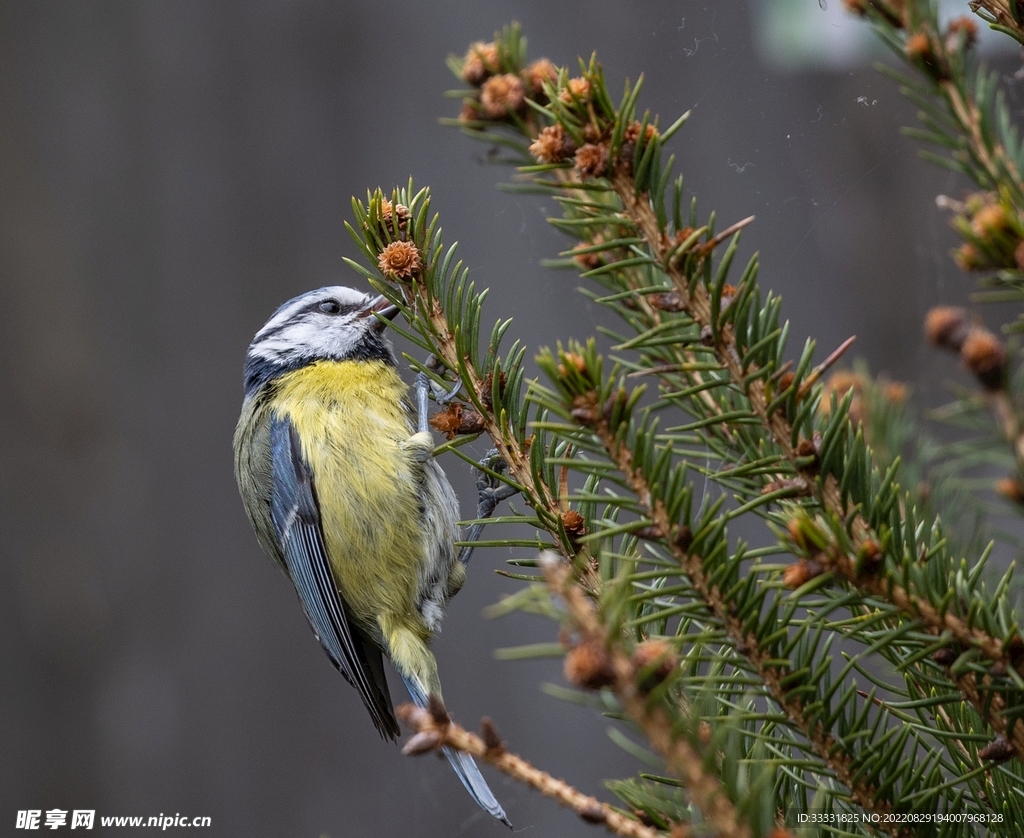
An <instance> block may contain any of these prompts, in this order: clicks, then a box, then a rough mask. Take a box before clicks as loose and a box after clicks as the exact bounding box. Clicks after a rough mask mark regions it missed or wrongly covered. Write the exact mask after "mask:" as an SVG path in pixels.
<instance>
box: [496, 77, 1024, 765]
mask: <svg viewBox="0 0 1024 838" xmlns="http://www.w3.org/2000/svg"><path fill="white" fill-rule="evenodd" d="M583 70H584V72H583V75H582V76H580V77H578V78H576V79H568V76H567V73H566V72H565V71H562V72H561V73H560V74H559V76H558V80H557V83H552V82H548V83H546V84H545V88H544V92H545V97H546V99H547V100H548V104H547V105H543V104H541V103H540V102H530V106H531V109H532V111H534V112H535V113H537V114H540V115H542V116H543V117H544V118H545V119H546V121H547V122H549V127H547V128H544V129H543V130H542V131H540V133H539V134H537V135H536V136H535V137H532V139H533V143H532V144H531V146H530V148H529V151H530V153H531V154H532V155H533V156H534V157H535V158H536V159H537V160H539V161H540V162H541V164H542V165H541V166H538V167H526V169H525V170H524V171H527V172H536V173H537V180H536V181H535V182H536V184H537V186H538V188H540V189H544V190H547V191H550V192H554V193H560V194H562V195H563V196H564V197H565V198H566V199H567V201H568V202H572V203H569V204H567V206H571V207H573V212H572V213H571V214H570V217H569V219H568V221H572V222H577V221H578V222H581V223H579V224H575V223H574V224H573V225H572V228H573V229H575V230H576V231H577V235H581V236H582V237H583V240H584V241H592V242H593V244H592V245H591V246H590V247H587V248H585V249H584V250H585V251H586V252H588V253H589V254H590V255H593V254H595V253H600V254H601V258H602V263H601V264H599V265H597V266H596V267H593V268H591V269H590V270H588V271H587V272H585V273H584V276H593V277H595V278H596V277H597V276H600V277H602V279H603V280H605V281H606V282H608V283H609V284H610V283H613V281H614V280H616V279H618V280H619V282H620V284H619V285H618V286H615V287H616V288H617V290H619V291H620V292H623V291H626V292H634V294H635V296H633V297H632V298H631V299H630V302H631V303H632V308H631V309H630V310H629V311H628V313H627V314H626V317H627V320H629V321H630V322H631V323H632V324H634V325H635V327H636V328H637V329H638V331H639V332H640V335H639V336H638V338H637V339H634V340H631V341H625V342H623V343H622V344H620V347H619V348H620V349H624V348H630V349H633V348H639V349H640V350H641V351H645V350H646V352H647V357H645V360H647V359H648V358H650V359H651V360H654V357H653V356H654V354H655V351H656V350H655V349H654V347H655V346H656V345H657V346H659V347H660V346H666V345H667V346H669V347H672V349H670V350H666V354H668V353H669V352H673V353H674V354H675V357H674V358H673V357H669V358H665V357H664V355H661V356H659V357H658V358H657V359H658V360H667V361H669V363H668V364H660V365H659V364H654V365H652V364H645V365H644V367H643V368H648V369H649V368H652V367H658V368H660V369H663V370H669V369H679V370H681V373H680V377H681V378H682V379H683V380H682V381H681V382H679V381H678V379H677V378H676V377H675V376H674V375H673V373H670V372H663V373H661V376H662V379H663V380H664V381H665V382H666V389H667V390H680V389H683V390H687V391H689V392H691V393H693V392H698V393H700V394H702V395H701V396H700V399H701V401H700V402H698V401H697V400H690V402H689V409H691V410H692V409H693V408H695V407H698V408H702V411H700V412H703V408H706V407H708V401H711V399H710V394H709V393H710V390H711V389H712V387H717V388H722V389H725V388H729V389H730V390H731V391H732V392H733V393H735V394H737V396H738V397H734V399H733V403H734V405H735V408H736V409H735V410H732V411H729V410H724V409H723V408H722V407H721V406H720V405H719V404H715V405H714V408H713V409H711V410H708V411H707V414H708V415H706V416H703V417H702V418H701V419H699V421H698V423H696V424H693V425H691V426H690V427H692V428H693V429H697V428H698V427H700V428H707V427H715V426H716V425H717V422H716V420H720V421H721V423H722V424H723V425H725V424H734V423H736V422H737V421H742V420H744V419H746V418H747V415H749V418H750V420H753V421H756V422H758V423H759V424H760V425H761V427H762V429H763V431H764V433H765V434H766V436H765V437H763V438H762V440H761V441H760V442H759V443H755V442H754V441H753V440H749V441H747V440H742V439H741V438H740V437H738V436H737V435H736V434H735V432H734V431H731V432H726V433H722V434H720V437H721V440H722V441H723V442H724V443H725V444H726V446H729V447H731V448H732V449H733V450H732V451H723V452H722V456H723V457H724V458H726V459H727V460H729V461H732V462H734V463H736V464H741V463H743V462H744V460H745V459H746V458H748V457H750V456H751V455H753V454H754V451H755V450H756V451H757V454H758V455H760V456H763V455H764V453H765V448H764V445H765V443H767V445H768V446H769V447H768V450H769V451H772V452H774V453H777V455H778V456H779V460H778V463H779V464H780V465H783V464H784V465H785V466H786V468H784V469H782V470H781V471H776V472H775V473H774V474H773V473H770V472H765V473H763V474H762V475H761V490H762V500H763V499H764V498H765V497H767V498H768V500H772V499H775V498H776V497H784V496H785V495H787V494H790V495H791V494H793V493H797V494H801V493H807V494H809V495H810V497H811V499H812V500H813V501H814V503H815V505H816V506H817V507H818V508H819V509H820V510H821V512H822V514H824V515H825V517H826V518H827V519H829V520H830V521H832V522H836V523H841V524H842V526H843V528H844V530H845V535H844V541H845V542H847V543H848V548H849V549H848V551H847V552H848V553H849V555H852V556H857V555H861V554H862V553H865V552H877V551H879V550H880V549H881V550H883V551H884V549H885V545H887V544H889V543H890V539H889V538H888V537H887V534H886V533H887V532H888V530H889V528H890V526H892V523H891V521H890V512H891V510H892V509H893V508H895V507H896V506H897V493H898V490H897V487H896V485H895V483H894V477H895V470H893V469H891V470H890V472H889V473H888V474H887V475H885V477H884V478H882V477H881V475H876V476H872V474H873V469H872V455H871V452H870V449H869V448H868V447H867V445H866V443H865V441H864V439H863V437H862V436H860V435H854V436H853V438H852V439H851V438H850V435H849V432H848V429H847V427H846V422H845V415H843V414H842V411H840V410H838V409H837V411H836V415H835V416H833V417H831V419H830V421H829V423H828V424H827V426H826V427H825V428H822V429H821V430H820V431H819V430H816V429H815V428H814V422H813V419H814V416H813V405H814V404H816V403H817V402H818V400H819V398H820V396H819V393H820V386H819V385H816V384H815V382H816V380H817V379H818V378H819V377H820V371H818V370H812V369H811V366H810V351H809V350H808V351H805V353H804V355H803V357H802V358H801V360H800V364H799V365H798V368H797V369H796V370H795V371H794V372H792V373H786V374H784V375H783V376H781V377H778V378H776V376H778V373H779V369H778V368H779V366H780V365H781V364H780V361H779V358H780V356H781V350H782V346H783V341H782V338H783V337H784V329H777V330H775V331H772V330H771V329H765V331H767V334H764V333H763V332H762V333H761V334H760V335H759V336H758V339H757V340H752V338H753V337H754V335H758V332H757V331H756V330H755V329H754V327H755V324H756V325H760V324H764V323H770V322H774V313H773V312H774V311H777V305H775V307H774V309H773V308H772V306H771V305H769V307H768V312H769V313H771V314H770V315H769V316H770V317H771V319H767V316H766V314H765V313H764V312H761V313H758V312H757V311H756V310H755V309H754V307H753V305H752V300H753V299H755V298H758V297H759V294H758V293H757V291H756V285H755V282H754V271H753V270H750V269H748V271H747V272H746V273H745V274H744V277H743V278H742V279H741V281H740V284H739V285H738V286H737V287H735V288H732V287H730V289H729V292H730V293H729V299H728V300H726V299H725V278H726V275H727V272H728V266H729V264H730V262H731V260H732V255H733V253H734V252H735V246H736V236H734V237H733V241H732V244H731V245H730V247H729V249H728V250H727V252H726V254H725V255H724V256H723V257H722V260H721V262H720V264H719V266H718V269H717V270H715V271H713V267H712V261H711V260H712V256H713V253H714V251H715V249H716V248H717V247H718V246H719V245H721V244H722V243H723V242H724V241H725V239H724V237H722V236H721V235H719V236H716V235H714V233H713V230H712V224H711V223H709V224H708V225H705V227H703V228H700V229H699V230H694V229H692V227H690V226H687V227H683V228H679V219H680V217H681V212H680V210H679V207H678V200H679V196H680V194H681V191H682V190H681V184H678V185H677V186H676V189H675V195H676V205H675V206H674V208H673V211H672V215H673V217H674V218H675V219H676V221H677V223H676V228H677V229H676V230H673V229H671V228H670V226H669V222H668V209H667V200H666V197H665V194H664V192H665V188H666V185H667V183H668V179H669V174H670V164H671V161H670V162H669V164H668V165H664V166H663V165H662V164H661V146H662V143H663V141H664V139H665V136H667V135H669V134H670V133H671V132H672V129H670V130H669V131H667V132H665V136H662V135H660V134H659V132H658V130H657V128H656V121H655V122H654V123H651V122H649V121H648V117H647V116H646V115H645V116H644V118H643V121H642V122H638V121H637V120H636V119H635V117H634V109H635V102H636V94H637V93H638V91H639V83H638V85H637V86H636V87H634V88H632V89H630V88H629V87H628V86H627V90H626V94H625V96H624V99H623V104H622V105H621V106H620V107H619V108H616V107H615V106H614V105H613V104H612V103H611V100H610V98H609V96H608V94H607V91H606V90H605V88H604V82H603V76H602V73H601V70H600V65H598V64H597V62H596V59H591V61H590V63H589V65H586V66H585V67H584V68H583ZM572 82H576V85H575V87H574V86H573V84H572ZM678 124H681V123H677V125H678ZM514 127H515V129H516V130H520V131H521V130H523V128H524V127H527V126H525V125H524V124H523V123H520V122H517V123H515V124H514ZM673 128H675V126H673ZM485 133H486V132H485ZM567 144H569V145H572V146H575V148H576V151H575V155H574V157H573V158H572V162H570V161H569V159H568V151H567ZM538 169H539V170H540V171H539V172H537V170H538ZM548 172H555V175H556V176H555V177H554V179H553V180H546V179H544V177H543V176H544V175H545V174H547V173H548ZM581 195H582V197H581ZM745 223H746V222H740V225H737V226H742V225H743V224H745ZM702 237H703V241H701V238H702ZM622 242H628V246H625V247H624V246H623V245H622ZM577 256H579V253H577ZM658 274H661V275H662V276H664V277H665V278H666V279H667V280H668V282H669V283H670V287H671V288H672V289H673V290H672V295H673V296H672V299H671V302H670V304H668V305H666V302H667V301H665V300H664V298H662V299H661V300H658V304H659V305H663V306H665V307H666V308H669V309H670V311H672V312H673V313H676V314H677V315H679V316H677V317H676V318H674V319H673V320H665V321H662V320H655V318H654V317H652V316H651V314H652V313H653V311H654V310H655V309H656V308H657V305H652V303H653V302H655V300H656V299H657V298H654V299H652V295H650V294H649V293H648V294H640V293H639V292H640V290H641V288H643V287H645V286H646V288H650V287H651V286H652V283H653V282H657V275H658ZM659 293H661V294H664V293H665V292H659ZM645 298H646V299H645ZM618 299H620V300H623V299H626V298H625V297H624V296H623V297H619V298H618ZM737 311H739V313H737ZM748 318H750V319H751V320H753V319H754V318H760V324H757V321H754V322H744V321H746V320H748ZM681 328H683V329H686V330H687V331H686V333H685V334H683V333H681V331H680V330H681ZM762 328H763V327H762ZM738 330H739V332H738ZM752 332H753V334H752ZM655 335H657V341H658V343H657V344H655V341H654V340H653V338H654V337H655ZM694 338H698V339H699V345H700V349H701V350H702V352H703V353H704V354H705V356H707V355H710V356H711V357H710V359H709V361H708V362H698V363H694V356H695V354H696V346H695V345H694V344H697V343H698V341H697V340H694ZM686 344H689V346H686ZM682 346H686V348H685V349H684V350H682V352H680V347H682ZM765 361H766V362H767V363H764V362H765ZM674 365H677V366H674ZM704 370H706V371H707V375H708V376H710V377H711V382H712V385H711V387H707V388H705V385H706V384H707V380H706V379H705V377H704V373H703V371H704ZM716 371H717V372H719V373H720V376H721V377H720V378H718V379H717V380H716V379H715V377H714V372H716ZM694 372H698V373H701V375H700V377H694V376H693V373H694ZM694 388H696V389H694ZM780 390H781V392H779V391H780ZM698 415H699V413H698ZM709 420H710V421H709ZM737 442H739V444H737ZM737 449H738V450H737ZM856 474H861V475H862V476H861V477H860V479H855V478H854V475H856ZM757 505H760V504H758V503H755V504H754V506H752V507H750V508H755V507H756V506H757ZM880 545H882V547H880ZM898 546H900V547H902V546H903V545H898ZM915 553H916V551H915V552H911V553H908V552H905V551H900V552H898V551H892V552H891V555H890V559H891V561H879V562H877V563H876V565H875V566H874V567H873V568H872V573H871V574H865V573H863V572H862V567H861V564H860V563H859V562H852V561H851V562H839V561H833V562H831V565H830V569H831V570H833V571H834V572H835V576H836V578H838V579H841V580H842V581H843V582H844V583H845V584H846V585H848V586H850V587H851V588H852V589H854V590H857V591H859V592H860V593H862V594H863V595H866V596H870V597H873V598H877V599H881V600H887V601H888V602H889V603H890V605H891V606H892V607H893V608H894V609H895V610H896V611H897V612H900V613H902V614H903V615H904V617H908V618H910V619H911V620H913V621H916V622H922V623H924V624H926V625H927V626H928V627H930V629H931V630H932V631H933V632H934V633H935V634H936V635H938V634H941V633H942V632H944V631H947V630H952V631H954V632H956V634H957V636H958V637H959V638H960V639H961V640H962V641H964V642H966V643H967V644H969V645H970V646H972V647H974V646H977V647H978V648H979V649H980V650H981V651H982V653H983V654H986V655H987V656H988V658H989V659H990V660H991V661H992V663H993V664H994V665H997V666H1004V667H1005V666H1006V665H1007V664H1012V663H1013V661H1011V660H1010V655H1009V654H1008V652H1007V651H1006V649H1007V648H1008V647H1009V645H1011V644H1013V643H1015V642H1017V640H1019V636H1020V635H1019V630H1018V629H1017V627H1016V624H1015V623H1013V622H1012V621H1011V622H1005V620H1003V621H1002V622H1003V623H1004V625H1003V627H1002V630H1001V631H1000V632H999V633H998V634H997V633H994V632H993V631H992V628H994V627H995V626H996V625H998V624H999V622H1001V621H1000V620H999V619H997V618H996V617H995V616H994V615H993V617H991V618H989V619H988V620H986V623H987V624H988V625H986V626H984V627H979V626H978V625H972V626H967V625H966V623H965V622H964V620H965V619H966V615H964V616H963V617H961V616H958V615H955V614H953V615H950V614H949V612H948V610H947V609H948V608H949V605H950V603H949V602H948V600H947V601H945V602H944V601H943V598H944V596H945V593H946V589H945V588H932V587H931V585H928V584H925V585H924V586H923V587H922V586H921V585H915V584H914V583H915V581H917V580H918V579H920V578H922V577H921V574H919V573H915V572H914V570H913V563H914V562H915V561H916V555H915ZM825 558H827V556H826V557H825ZM974 605H978V606H981V608H982V609H986V610H987V609H988V608H989V606H988V604H987V603H986V602H985V600H984V599H983V598H979V596H977V595H973V594H972V603H971V606H972V607H974ZM990 627H992V628H990ZM1015 638H1016V639H1015ZM958 683H959V684H960V686H961V688H962V690H963V692H964V695H965V696H967V697H970V696H977V695H978V691H977V689H976V684H974V683H972V682H971V681H970V680H964V679H963V678H961V679H958ZM972 701H973V699H972ZM975 704H976V706H978V707H979V711H980V712H982V714H983V716H984V717H985V718H987V719H988V721H989V723H990V724H992V725H993V728H994V729H995V730H997V731H1000V730H1001V729H1002V728H1003V727H1004V726H1005V724H1006V723H1005V721H1004V720H1003V718H1002V716H1001V715H999V714H996V715H993V713H992V710H991V707H992V704H991V701H990V700H988V699H987V698H986V699H984V701H983V704H984V707H983V708H982V707H981V706H979V705H978V704H977V702H975ZM1015 724H1016V720H1015V719H1014V720H1011V721H1010V722H1009V725H1010V729H1011V731H1012V730H1013V728H1014V727H1015ZM1010 738H1011V739H1012V740H1013V741H1015V742H1016V741H1018V739H1019V740H1020V742H1021V743H1022V744H1024V726H1022V728H1021V730H1020V732H1019V733H1017V734H1014V735H1012V736H1011V737H1010ZM1019 753H1020V754H1021V755H1024V751H1022V752H1019Z"/></svg>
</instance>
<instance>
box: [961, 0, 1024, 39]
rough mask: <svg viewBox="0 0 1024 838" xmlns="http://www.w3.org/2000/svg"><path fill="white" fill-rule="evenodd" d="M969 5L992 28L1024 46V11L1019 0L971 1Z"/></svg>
mask: <svg viewBox="0 0 1024 838" xmlns="http://www.w3.org/2000/svg"><path fill="white" fill-rule="evenodd" d="M967 5H969V6H970V7H971V11H972V12H974V13H975V14H976V15H978V17H980V18H981V19H982V20H984V21H985V22H986V23H987V24H988V25H989V27H990V28H992V29H995V30H996V31H997V32H1002V33H1004V34H1006V35H1009V36H1010V37H1011V38H1013V39H1014V40H1015V41H1017V42H1018V43H1020V44H1024V9H1022V8H1021V5H1020V3H1019V0H970V2H969V3H968V4H967Z"/></svg>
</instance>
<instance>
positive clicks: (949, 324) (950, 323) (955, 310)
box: [924, 306, 970, 352]
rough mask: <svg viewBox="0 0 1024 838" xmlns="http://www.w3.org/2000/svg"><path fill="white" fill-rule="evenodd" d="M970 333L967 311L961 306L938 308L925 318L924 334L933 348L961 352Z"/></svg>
mask: <svg viewBox="0 0 1024 838" xmlns="http://www.w3.org/2000/svg"><path fill="white" fill-rule="evenodd" d="M969 331H970V323H969V322H968V320H967V311H966V309H962V308H960V306H936V307H935V308H933V309H932V310H931V311H929V312H928V314H927V315H925V318H924V334H925V337H926V338H928V342H929V343H930V344H932V345H933V346H941V347H944V348H946V349H952V350H954V351H955V352H959V351H960V347H961V346H963V343H964V339H965V338H966V337H967V333H968V332H969Z"/></svg>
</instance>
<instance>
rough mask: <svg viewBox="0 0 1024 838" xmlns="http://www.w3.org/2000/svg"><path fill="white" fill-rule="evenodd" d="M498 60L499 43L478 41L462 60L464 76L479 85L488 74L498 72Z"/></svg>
mask: <svg viewBox="0 0 1024 838" xmlns="http://www.w3.org/2000/svg"><path fill="white" fill-rule="evenodd" d="M498 61H499V56H498V47H497V45H495V44H494V43H484V42H483V41H477V42H476V43H474V44H471V45H470V47H469V52H467V53H466V58H465V60H464V61H463V62H462V78H463V79H465V80H466V81H467V82H469V83H470V84H471V85H473V86H474V87H479V86H480V85H481V84H483V82H484V80H485V79H486V78H487V77H488V76H490V75H492V74H494V73H496V72H498Z"/></svg>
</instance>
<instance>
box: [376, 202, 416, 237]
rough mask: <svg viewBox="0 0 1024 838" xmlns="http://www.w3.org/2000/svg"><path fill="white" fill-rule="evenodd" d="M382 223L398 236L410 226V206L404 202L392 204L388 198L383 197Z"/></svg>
mask: <svg viewBox="0 0 1024 838" xmlns="http://www.w3.org/2000/svg"><path fill="white" fill-rule="evenodd" d="M380 223H381V224H382V225H383V226H384V228H385V229H387V230H390V231H391V232H392V233H393V234H394V235H396V236H397V235H399V234H400V233H404V232H405V231H406V229H408V227H409V208H408V207H407V206H405V205H404V204H392V203H391V201H389V200H388V199H387V198H384V199H382V200H381V202H380Z"/></svg>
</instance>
